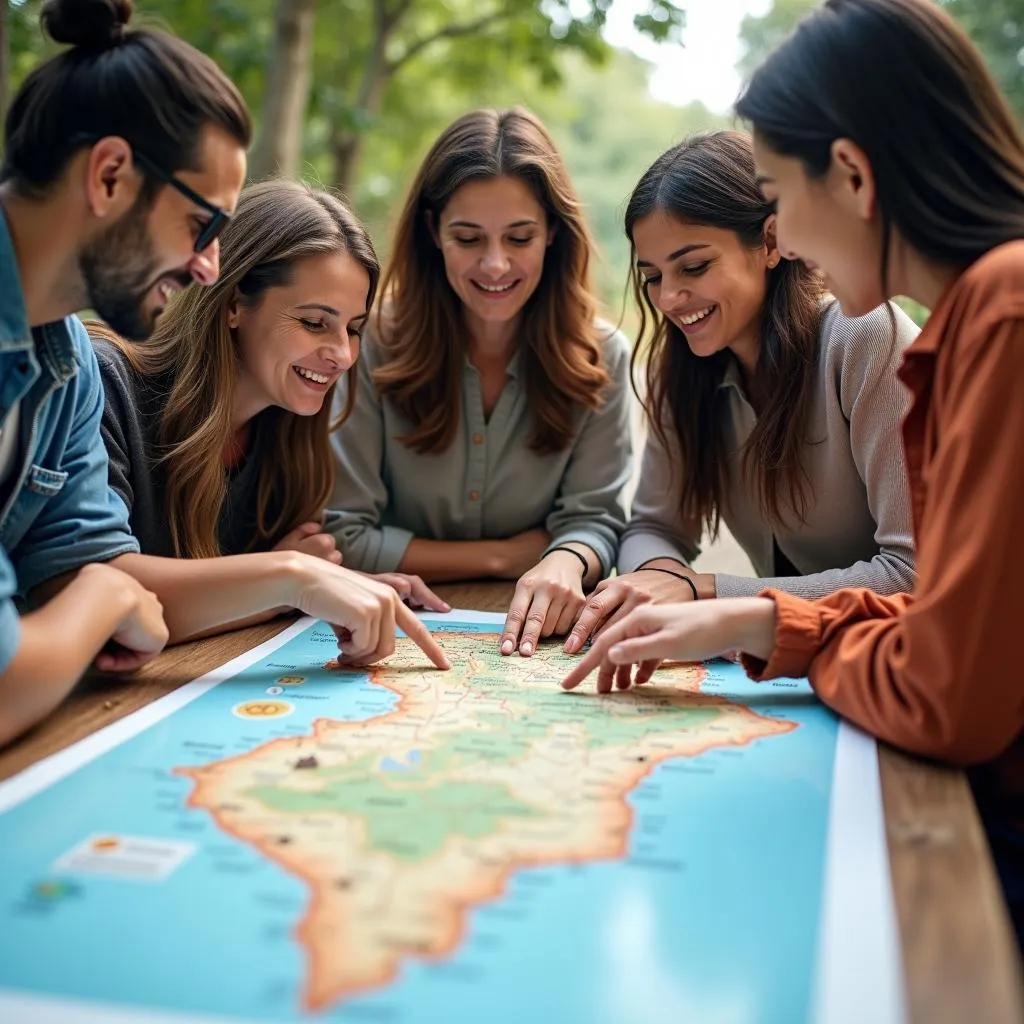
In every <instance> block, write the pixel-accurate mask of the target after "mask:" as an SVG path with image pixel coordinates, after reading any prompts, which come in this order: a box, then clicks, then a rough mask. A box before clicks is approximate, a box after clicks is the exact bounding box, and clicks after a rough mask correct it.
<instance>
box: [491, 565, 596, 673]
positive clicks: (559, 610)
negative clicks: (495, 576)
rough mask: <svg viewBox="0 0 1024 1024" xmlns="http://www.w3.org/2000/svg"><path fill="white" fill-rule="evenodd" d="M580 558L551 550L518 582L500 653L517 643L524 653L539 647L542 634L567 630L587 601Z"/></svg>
mask: <svg viewBox="0 0 1024 1024" xmlns="http://www.w3.org/2000/svg"><path fill="white" fill-rule="evenodd" d="M582 568H583V567H582V565H581V564H580V560H579V558H577V557H576V555H574V554H572V553H571V552H569V551H552V552H551V554H550V555H548V556H547V557H545V558H543V559H541V561H540V562H538V563H537V564H536V565H535V566H534V567H533V568H532V569H530V571H529V572H527V573H526V574H525V575H523V576H522V577H521V578H520V580H519V582H518V583H517V584H516V589H515V593H514V594H513V595H512V603H511V604H510V605H509V609H508V615H507V617H506V619H505V628H504V630H503V631H502V634H501V653H502V654H512V653H513V652H514V651H515V650H516V648H517V647H518V649H519V653H520V654H521V655H522V656H523V657H526V658H528V657H530V655H532V654H533V652H534V651H536V650H537V641H538V640H540V638H541V637H547V636H551V635H552V634H554V633H566V632H568V631H569V628H570V627H571V626H572V624H573V622H574V621H575V619H576V616H577V615H579V612H580V609H581V608H582V607H583V605H584V604H585V603H586V598H585V597H584V596H583V573H582Z"/></svg>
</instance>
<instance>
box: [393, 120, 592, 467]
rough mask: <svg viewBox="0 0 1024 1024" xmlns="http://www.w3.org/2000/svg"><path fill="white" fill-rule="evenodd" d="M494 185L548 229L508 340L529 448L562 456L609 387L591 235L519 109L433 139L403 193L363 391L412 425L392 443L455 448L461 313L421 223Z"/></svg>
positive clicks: (550, 146) (532, 123)
mask: <svg viewBox="0 0 1024 1024" xmlns="http://www.w3.org/2000/svg"><path fill="white" fill-rule="evenodd" d="M498 177H510V178H518V179H519V180H521V181H523V182H524V183H525V184H526V185H527V186H528V187H529V188H530V190H531V191H532V192H533V194H534V195H535V196H536V198H537V201H538V202H539V203H540V205H541V206H542V207H543V209H544V211H545V213H546V214H547V217H548V221H549V224H550V225H553V226H554V227H555V231H554V238H553V240H552V242H551V245H550V246H549V247H548V250H547V254H546V256H545V261H544V273H543V275H542V277H541V280H540V283H539V284H538V285H537V289H536V291H535V292H534V293H533V295H531V296H530V298H529V300H528V301H527V303H526V305H525V307H524V308H523V312H522V326H521V329H520V332H519V333H520V336H521V338H522V341H521V344H522V346H523V352H524V356H525V377H526V390H527V396H528V399H529V402H530V407H531V408H532V409H533V415H534V429H533V435H532V437H531V439H530V448H531V449H532V450H533V451H535V452H538V453H540V454H544V453H549V452H556V451H561V450H563V449H565V448H566V447H567V446H568V445H569V444H570V443H571V440H572V435H573V430H574V413H575V412H576V410H577V409H578V408H580V407H583V408H585V409H596V408H598V407H599V406H600V405H601V403H602V401H603V392H604V389H605V387H606V386H607V384H608V382H609V379H610V378H609V374H608V370H607V368H606V366H605V360H604V349H603V345H602V338H601V332H600V330H599V329H598V328H597V326H596V325H595V322H594V315H595V312H596V306H597V304H596V302H595V300H594V297H593V295H592V293H591V290H590V274H589V265H590V254H591V251H592V244H591V240H590V234H589V232H588V231H587V228H586V225H585V224H584V221H583V214H582V210H581V207H580V202H579V199H578V198H577V196H576V193H575V191H574V190H573V187H572V183H571V182H570V180H569V175H568V172H567V171H566V169H565V165H564V163H563V162H562V158H561V156H560V155H559V153H558V150H557V148H556V147H555V144H554V142H553V140H552V139H551V136H550V135H549V134H548V132H547V129H545V127H544V126H543V125H542V124H541V122H540V121H539V120H538V119H537V118H536V117H535V116H534V115H533V114H531V113H530V112H529V111H527V110H524V109H522V108H514V109H512V110H505V111H498V110H474V111H471V112H470V113H468V114H464V115H463V116H462V117H460V118H459V119H458V120H457V121H455V122H454V123H453V124H451V125H450V126H449V127H448V128H446V129H445V130H444V131H443V132H442V133H441V135H440V137H439V138H438V139H437V141H436V142H435V143H434V145H433V147H432V148H431V150H430V152H429V153H428V154H427V156H426V159H425V160H424V161H423V164H422V166H421V167H420V169H419V172H418V173H417V175H416V178H415V180H414V181H413V183H412V186H411V188H410V191H409V196H408V198H407V199H406V202H405V206H404V208H403V210H402V214H401V217H400V218H399V221H398V228H397V231H396V233H395V239H394V244H393V247H392V251H391V255H390V259H389V260H388V264H387V267H386V269H385V272H384V276H383V283H382V286H381V293H382V296H383V298H384V300H385V301H384V303H382V304H381V305H379V306H378V309H377V311H376V314H375V317H374V325H375V328H376V335H377V338H378V341H379V344H380V347H381V352H382V356H383V359H382V362H381V365H380V367H379V368H378V369H377V370H376V372H375V373H374V382H375V383H376V385H377V389H378V391H379V392H380V394H381V395H382V396H386V397H387V398H388V399H390V401H391V402H392V403H393V404H394V406H395V408H396V409H397V410H398V411H399V412H400V413H401V414H402V415H403V416H405V417H406V418H407V419H408V420H409V421H410V422H411V423H414V424H416V426H415V427H414V428H413V429H412V430H411V431H409V433H407V434H406V435H404V436H403V437H401V438H399V440H400V441H401V442H402V443H403V444H405V445H406V446H408V447H409V448H412V449H414V450H415V451H418V452H443V451H445V450H446V449H447V448H448V447H449V446H450V445H451V443H452V441H453V440H454V438H455V433H456V429H457V427H458V423H459V416H460V413H461V394H462V385H461V381H462V366H463V360H464V359H465V355H466V351H467V340H466V336H467V329H466V325H465V320H464V313H463V309H462V304H461V302H460V300H459V298H458V297H457V296H456V294H455V292H454V291H453V290H452V288H451V286H450V285H449V283H448V279H447V277H446V276H445V268H444V258H443V256H442V254H441V251H440V250H439V249H438V247H437V245H436V244H435V242H434V239H433V236H432V234H431V231H430V224H431V220H433V222H434V223H436V222H437V220H438V218H439V217H440V215H441V213H442V212H443V210H444V208H445V207H446V206H447V204H448V202H449V200H450V199H451V197H452V196H453V195H454V194H455V192H456V191H457V190H458V189H459V188H461V186H463V185H465V184H466V183H467V182H470V181H479V180H481V179H488V178H498Z"/></svg>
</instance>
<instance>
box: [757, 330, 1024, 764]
mask: <svg viewBox="0 0 1024 1024" xmlns="http://www.w3.org/2000/svg"><path fill="white" fill-rule="evenodd" d="M950 358H951V359H952V358H953V356H950ZM955 358H956V364H955V365H956V370H955V373H952V374H950V375H949V379H948V381H947V383H946V387H947V388H948V393H947V394H945V395H942V396H941V398H939V397H935V396H934V395H933V398H932V401H933V403H941V405H942V406H943V407H944V408H945V410H946V412H945V414H944V415H943V416H942V417H941V419H939V418H938V417H937V418H936V419H937V421H938V422H940V423H941V424H942V429H941V431H940V435H939V441H938V448H937V450H936V453H935V455H934V457H933V459H932V460H931V462H930V464H929V465H928V466H927V468H926V476H927V480H928V481H929V485H928V490H927V494H926V498H925V501H924V507H923V512H922V517H921V522H922V531H921V536H920V537H919V538H918V541H919V566H920V580H919V584H918V588H917V592H916V595H915V596H914V597H908V596H899V595H897V596H893V597H888V598H885V597H879V596H878V595H876V594H873V593H871V592H870V591H867V590H841V591H839V592H837V593H835V594H833V595H831V596H830V597H827V598H823V599H822V600H820V601H815V602H813V603H807V602H803V601H800V600H798V599H797V598H794V597H792V596H790V595H788V594H780V593H778V592H769V593H768V594H767V595H766V596H769V597H772V598H773V599H774V600H775V602H776V607H777V610H778V611H777V616H776V622H777V625H776V633H775V651H774V653H773V655H772V657H771V659H770V661H769V662H768V664H767V665H766V664H764V663H763V662H756V661H754V660H748V661H747V669H748V671H750V672H751V674H753V675H754V676H755V677H756V678H770V677H775V676H780V675H803V674H804V673H806V674H807V675H808V676H809V678H810V681H811V685H812V686H813V687H814V689H815V690H816V692H817V693H818V695H819V696H820V697H821V699H822V700H823V701H824V702H825V703H826V704H828V705H829V706H830V707H832V708H834V709H835V710H836V711H838V712H839V713H840V714H842V715H843V716H845V717H846V718H849V719H850V720H851V721H852V722H854V723H855V724H857V725H859V726H860V727H861V728H863V729H865V730H867V731H869V732H871V733H872V734H873V735H875V736H878V737H879V738H881V739H883V740H887V741H888V742H890V743H893V744H895V745H896V746H899V747H902V748H903V749H905V750H910V751H912V752H914V753H917V754H922V755H925V756H929V757H935V758H941V759H942V760H947V761H951V762H954V763H958V764H965V765H968V764H975V763H979V762H983V761H987V760H989V759H991V758H994V757H996V756H997V755H999V754H1001V753H1002V752H1003V751H1004V750H1006V749H1007V747H1009V745H1010V744H1011V743H1012V742H1013V740H1014V739H1015V737H1017V736H1019V734H1020V732H1021V730H1022V729H1024V686H1022V685H1021V683H1020V677H1019V675H1018V674H1017V670H1016V669H1015V668H1014V663H1015V651H1016V643H1017V640H1018V639H1019V634H1020V623H1021V614H1022V606H1024V600H1022V598H1021V591H1020V581H1021V579H1024V546H1022V545H1021V543H1020V522H1019V519H1018V516H1019V510H1020V508H1021V507H1022V505H1024V475H1022V474H1021V472H1020V457H1019V444H1020V438H1021V437H1022V436H1024V403H1022V402H1021V401H1020V400H1019V396H1018V393H1017V392H1018V390H1019V381H1020V379H1021V375H1022V374H1024V320H1008V321H1006V322H1004V323H1003V324H1001V325H1000V326H999V327H998V329H996V330H994V331H993V332H992V333H991V334H989V335H988V336H987V337H984V338H982V339H980V340H978V341H976V342H975V343H974V345H973V346H972V347H971V349H970V351H966V352H958V353H956V354H955ZM936 390H938V388H937V387H936Z"/></svg>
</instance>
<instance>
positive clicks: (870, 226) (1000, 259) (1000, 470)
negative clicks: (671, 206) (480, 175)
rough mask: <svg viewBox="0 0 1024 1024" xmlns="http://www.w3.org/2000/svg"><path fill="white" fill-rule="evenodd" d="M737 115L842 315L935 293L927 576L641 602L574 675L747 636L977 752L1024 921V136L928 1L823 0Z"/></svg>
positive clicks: (918, 371) (984, 811)
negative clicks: (910, 581) (816, 593)
mask: <svg viewBox="0 0 1024 1024" xmlns="http://www.w3.org/2000/svg"><path fill="white" fill-rule="evenodd" d="M865 55H869V56H870V60H871V67H870V73H869V74H864V61H865ZM852 83H856V87H855V88H853V87H851V84H852ZM737 110H738V113H739V114H740V116H741V117H743V118H745V119H746V120H747V121H749V122H750V123H751V124H752V125H753V128H754V151H755V155H756V159H757V166H758V172H759V179H760V181H761V185H762V188H763V190H764V193H765V195H766V197H767V199H768V200H769V201H771V202H772V203H773V204H777V208H778V223H777V229H778V238H779V244H780V247H781V249H782V251H783V252H786V253H788V254H790V255H791V256H793V257H794V258H800V259H803V260H805V261H808V262H813V263H815V264H818V265H820V266H821V267H822V269H824V270H825V271H826V272H827V273H828V276H829V279H830V281H831V283H832V288H833V291H834V292H835V294H836V295H837V296H838V298H839V300H840V302H841V303H842V305H843V309H844V310H845V311H847V312H848V313H849V314H852V315H857V314H858V313H863V312H866V311H867V310H869V309H871V308H872V307H874V306H876V305H877V304H878V303H879V302H880V301H882V300H883V299H885V298H886V297H887V296H892V295H908V296H910V297H911V298H913V299H915V300H916V301H918V302H920V303H921V305H923V306H924V307H926V308H927V309H930V310H931V311H932V312H931V317H930V318H929V320H928V323H927V324H926V325H925V328H924V330H923V331H922V332H921V335H920V337H919V338H918V339H917V340H916V341H915V342H914V344H913V345H911V347H910V348H909V349H908V351H907V352H906V354H905V358H904V361H903V365H902V366H901V367H900V370H899V375H900V379H901V380H902V382H903V383H904V384H905V385H906V387H907V388H908V389H909V391H910V395H911V404H910V409H909V411H908V413H907V416H906V418H905V419H904V421H903V425H902V438H903V446H904V451H905V453H906V459H907V468H908V472H909V477H910V493H911V499H912V508H913V514H914V535H915V540H916V542H917V552H918V566H919V578H918V583H917V586H916V588H915V590H914V593H913V594H912V595H909V594H901V595H893V596H890V597H881V596H879V595H877V594H873V593H871V592H870V591H868V590H865V589H863V588H856V589H843V590H839V591H837V592H836V593H834V594H831V595H829V596H827V597H824V598H820V599H819V600H816V601H805V600H801V599H800V598H798V597H795V596H793V595H792V594H787V593H784V592H782V591H781V590H780V589H779V588H778V587H771V588H769V589H767V590H766V591H765V592H764V593H763V594H762V595H760V596H756V597H746V598H736V599H733V600H722V601H707V602H703V601H699V602H697V603H692V602H691V603H688V604H674V605H664V606H662V607H653V608H640V609H637V610H635V611H634V612H632V613H631V614H629V615H627V616H626V617H625V618H624V619H623V620H622V621H621V622H619V623H618V624H616V625H615V626H613V627H611V628H610V629H609V630H607V632H606V633H605V634H604V635H602V636H601V637H600V638H599V639H598V640H597V642H596V643H595V644H594V646H593V648H592V649H591V651H590V653H589V654H588V655H587V656H586V657H585V658H584V659H583V660H582V661H581V663H580V665H579V666H578V668H577V669H576V670H575V671H574V672H572V673H571V675H570V677H569V678H568V679H567V680H566V685H567V686H574V685H576V684H577V683H579V682H580V681H581V680H582V679H583V678H584V677H585V676H586V674H587V673H588V672H589V671H590V670H591V669H593V668H596V667H598V666H600V674H599V677H598V689H600V690H605V691H607V690H609V689H610V688H611V687H612V685H613V682H615V681H616V676H617V677H618V679H617V681H618V683H619V685H621V686H628V685H630V675H631V666H632V665H634V664H640V665H641V666H644V665H645V664H650V663H651V662H652V660H654V659H661V658H673V659H679V660H685V661H690V660H696V659H700V658H706V657H711V656H712V655H715V654H718V653H719V652H721V651H723V650H726V649H732V648H737V649H739V650H741V651H743V652H744V654H745V656H746V657H745V663H746V667H747V669H748V671H749V672H750V673H751V675H752V676H753V677H754V678H756V679H767V678H775V677H778V676H803V675H806V676H807V677H808V678H809V679H810V682H811V685H812V686H813V687H814V690H815V692H816V693H817V695H818V696H819V697H820V698H821V700H823V701H824V702H825V703H826V704H828V705H829V706H830V707H832V708H834V709H835V710H836V711H838V712H839V713H840V714H842V715H844V716H845V717H847V718H848V719H850V720H851V721H852V722H854V723H855V724H856V725H858V726H860V727H861V728H862V729H865V730H867V731H869V732H871V733H872V734H874V735H875V736H878V737H879V738H881V739H883V740H885V741H886V742H888V743H891V744H893V745H895V746H897V747H901V748H903V749H905V750H908V751H911V752H913V753H916V754H921V755H924V756H926V757H932V758H938V759H941V760H943V761H948V762H951V763H953V764H958V765H966V766H970V768H971V772H970V780H971V784H972V787H973V789H974V793H975V797H976V799H977V803H978V809H979V811H980V813H981V817H982V821H983V822H984V824H985V826H986V830H987V833H988V838H989V842H990V844H991V846H992V852H993V854H994V856H995V860H996V864H997V866H998V868H999V872H1000V876H1001V879H1002V881H1003V885H1004V887H1005V891H1006V895H1007V898H1008V901H1009V904H1010V910H1011V912H1012V914H1013V917H1014V921H1015V923H1016V926H1017V935H1018V938H1021V939H1024V684H1022V682H1021V675H1020V668H1019V667H1017V664H1016V651H1017V645H1018V643H1019V642H1020V631H1021V618H1022V614H1024V600H1022V598H1021V580H1022V579H1024V544H1021V540H1020V509H1021V507H1022V506H1024V474H1022V473H1021V466H1020V445H1021V438H1022V437H1024V402H1021V400H1020V387H1021V380H1022V379H1024V134H1022V132H1021V127H1020V124H1019V122H1018V121H1017V119H1016V118H1015V117H1014V115H1013V112H1012V111H1011V109H1010V107H1009V105H1008V104H1007V102H1006V99H1005V98H1004V97H1003V96H1002V94H1001V93H1000V91H999V88H998V86H997V85H996V83H995V81H994V80H993V78H992V75H991V73H990V72H989V71H988V69H987V68H986V67H985V64H984V62H983V60H982V58H981V55H980V54H979V53H978V51H977V50H976V49H975V47H974V46H973V44H972V43H971V41H970V40H969V39H968V37H967V35H966V33H965V32H964V31H963V29H962V28H961V27H960V26H959V25H957V23H956V22H955V21H954V20H953V18H952V17H951V16H950V15H949V14H948V12H946V11H944V10H943V9H942V7H940V6H939V5H937V4H934V3H931V2H930V0H825V3H824V4H823V5H822V7H821V8H820V9H819V10H818V11H817V12H816V13H815V14H813V15H811V16H810V17H809V18H808V19H807V20H805V21H804V22H803V23H802V24H801V25H800V27H799V28H798V29H797V30H796V32H795V33H794V35H792V36H791V37H790V38H789V40H787V41H786V42H785V43H783V45H782V46H781V47H780V48H779V49H778V50H776V51H775V53H774V54H773V55H772V56H770V57H769V58H768V60H767V61H766V62H765V64H764V65H763V66H762V67H761V68H760V69H759V70H758V71H757V72H756V73H755V75H754V77H753V79H752V80H751V82H750V85H749V86H748V88H747V90H746V92H745V93H744V95H743V96H742V98H741V99H740V102H739V104H738V107H737ZM640 673H641V675H643V676H646V675H648V673H647V672H646V670H645V668H643V667H641V669H640ZM936 938H937V939H938V941H939V942H940V943H943V942H949V943H954V942H960V941H962V936H961V935H955V936H954V935H948V936H939V937H936Z"/></svg>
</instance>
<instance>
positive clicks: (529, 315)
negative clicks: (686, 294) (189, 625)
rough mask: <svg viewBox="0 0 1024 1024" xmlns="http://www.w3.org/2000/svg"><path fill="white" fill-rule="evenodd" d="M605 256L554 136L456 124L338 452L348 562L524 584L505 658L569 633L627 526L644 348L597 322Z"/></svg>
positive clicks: (362, 365) (409, 240) (399, 260)
mask: <svg viewBox="0 0 1024 1024" xmlns="http://www.w3.org/2000/svg"><path fill="white" fill-rule="evenodd" d="M590 255H591V242H590V237H589V234H588V232H587V229H586V226H585V224H584V221H583V217H582V212H581V209H580V204H579V201H578V199H577V198H576V195H575V193H574V191H573V189H572V184H571V182H570V181H569V177H568V174H567V173H566V170H565V166H564V165H563V163H562V160H561V157H560V156H559V154H558V151H557V149H556V148H555V145H554V143H553V142H552V140H551V138H550V136H549V135H548V133H547V131H546V130H545V129H544V127H543V125H542V124H541V123H540V122H539V121H538V120H537V119H536V118H535V117H534V116H533V115H532V114H530V113H528V112H527V111H524V110H520V109H516V110H509V111H504V112H499V111H494V110H477V111H473V112H471V113H469V114H466V115H465V116H463V117H461V118H459V120H457V121H456V122H455V123H454V124H452V125H451V126H449V127H448V128H447V129H446V130H445V131H444V132H443V133H442V134H441V136H440V138H439V139H438V140H437V142H435V144H434V146H433V147H432V149H431V150H430V152H429V153H428V155H427V157H426V159H425V160H424V162H423V165H422V167H421V168H420V170H419V173H418V174H417V176H416V179H415V181H414V182H413V185H412V188H411V190H410V194H409V197H408V199H407V201H406V204H405V208H404V210H403V213H402V216H401V219H400V221H399V224H398V230H397V232H396V235H395V239H394V242H393V244H392V247H391V260H390V264H389V266H388V267H387V269H386V271H385V273H384V277H383V281H382V287H381V292H382V297H383V302H382V303H381V304H380V305H379V306H378V308H377V310H376V312H375V314H374V315H373V316H372V317H371V322H370V324H369V328H368V330H367V332H366V333H365V335H364V339H363V350H362V354H361V356H360V360H359V367H358V375H359V382H358V387H357V388H356V389H355V405H354V409H353V412H352V416H351V417H350V419H349V420H348V421H347V422H346V423H345V425H344V426H343V427H342V428H341V429H340V430H339V431H338V432H337V433H336V434H335V436H334V439H333V444H334V450H335V454H336V457H337V460H338V473H337V474H336V478H335V489H334V497H333V500H332V504H331V508H332V509H333V510H334V511H333V513H332V515H331V517H330V520H329V527H330V529H332V530H333V532H334V533H335V535H336V536H337V538H338V546H339V548H340V549H341V551H342V552H343V554H344V557H345V564H346V565H349V566H352V567H357V568H360V569H363V570H365V571H368V572H382V571H392V570H395V569H399V570H401V571H403V572H409V573H415V574H417V575H419V576H422V577H423V578H424V579H425V580H427V581H428V582H430V581H434V580H454V579H473V578H480V577H488V576H490V577H494V576H497V577H501V578H505V579H514V580H516V581H517V584H516V590H515V596H514V597H513V600H512V604H511V607H510V609H509V614H508V620H507V623H506V627H505V631H504V634H503V636H502V641H501V650H502V652H503V653H505V654H511V653H512V652H513V651H514V650H516V649H518V651H519V652H520V654H523V655H530V654H532V653H533V651H534V650H536V645H537V641H538V640H539V639H540V637H542V636H549V635H551V634H554V633H565V632H567V631H568V629H569V628H570V627H571V626H572V623H573V622H574V621H575V619H576V616H577V615H578V613H579V610H580V608H582V607H583V604H584V600H585V599H584V588H585V587H588V586H590V585H592V584H594V583H596V582H597V581H598V580H599V579H600V578H601V577H602V576H603V575H605V574H606V573H607V572H609V571H610V570H611V568H612V566H613V565H614V563H615V556H616V552H617V550H618V542H619V535H620V533H621V532H622V529H623V526H624V525H625V511H624V508H623V505H622V500H621V493H622V490H623V487H624V486H625V484H626V482H627V480H628V477H629V462H630V455H631V443H630V422H629V385H628V362H629V353H628V346H627V343H626V341H625V339H624V338H623V337H622V336H621V335H620V334H618V333H617V332H616V331H614V330H613V329H611V328H609V327H608V326H607V325H603V324H601V323H599V322H598V321H597V319H596V316H595V312H596V302H595V300H594V298H593V296H592V294H591V291H590V282H589V262H590ZM350 394H351V393H350V392H349V391H348V390H347V388H346V389H343V391H340V392H339V395H338V397H337V398H336V401H335V406H336V408H337V409H340V408H341V407H342V404H343V403H344V401H345V400H346V397H347V396H350Z"/></svg>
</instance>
